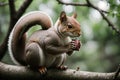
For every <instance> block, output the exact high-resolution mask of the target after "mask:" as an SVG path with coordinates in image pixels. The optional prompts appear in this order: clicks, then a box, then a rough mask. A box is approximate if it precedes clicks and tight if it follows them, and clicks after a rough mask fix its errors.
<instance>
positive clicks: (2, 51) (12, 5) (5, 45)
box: [0, 0, 16, 60]
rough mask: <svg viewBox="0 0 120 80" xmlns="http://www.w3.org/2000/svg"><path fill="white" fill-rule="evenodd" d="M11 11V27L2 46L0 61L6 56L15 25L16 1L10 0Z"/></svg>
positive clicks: (0, 46)
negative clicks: (10, 35)
mask: <svg viewBox="0 0 120 80" xmlns="http://www.w3.org/2000/svg"><path fill="white" fill-rule="evenodd" d="M9 10H10V25H9V29H8V32H7V35H6V37H5V39H4V41H3V43H2V44H1V45H0V60H1V59H2V57H3V56H4V55H5V52H6V51H7V42H8V37H9V34H10V32H11V30H12V28H13V26H14V24H15V21H16V20H15V13H16V11H15V4H14V0H9Z"/></svg>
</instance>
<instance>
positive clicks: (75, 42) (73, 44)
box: [71, 40, 81, 51]
mask: <svg viewBox="0 0 120 80" xmlns="http://www.w3.org/2000/svg"><path fill="white" fill-rule="evenodd" d="M71 47H72V49H73V50H77V51H79V49H80V47H81V43H80V41H79V40H72V41H71Z"/></svg>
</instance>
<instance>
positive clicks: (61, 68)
mask: <svg viewBox="0 0 120 80" xmlns="http://www.w3.org/2000/svg"><path fill="white" fill-rule="evenodd" d="M57 69H59V70H67V69H68V67H67V66H63V65H61V66H57Z"/></svg>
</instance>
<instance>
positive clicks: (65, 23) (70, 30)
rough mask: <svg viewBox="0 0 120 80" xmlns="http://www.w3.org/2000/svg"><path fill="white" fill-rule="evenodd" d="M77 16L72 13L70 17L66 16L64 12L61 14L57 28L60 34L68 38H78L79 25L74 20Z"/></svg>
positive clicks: (79, 32) (79, 33)
mask: <svg viewBox="0 0 120 80" xmlns="http://www.w3.org/2000/svg"><path fill="white" fill-rule="evenodd" d="M76 17H77V14H76V13H74V14H73V15H72V16H67V15H66V13H65V12H64V11H62V12H61V14H60V18H59V23H58V28H59V31H60V33H62V34H64V35H66V36H70V37H78V36H80V35H81V29H80V24H79V22H78V21H77V20H76Z"/></svg>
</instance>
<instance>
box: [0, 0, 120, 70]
mask: <svg viewBox="0 0 120 80" xmlns="http://www.w3.org/2000/svg"><path fill="white" fill-rule="evenodd" d="M23 1H24V0H22V1H21V0H15V4H16V9H18V8H19V7H20V5H21V4H22V2H23ZM66 1H70V2H72V1H73V0H66ZM76 1H78V0H74V2H76ZM91 1H92V3H93V4H95V5H96V6H97V5H101V4H99V3H100V1H102V2H103V3H104V2H105V3H107V4H106V6H107V7H108V9H107V11H108V13H107V14H106V15H107V17H108V18H109V19H110V21H112V22H113V23H114V25H116V26H118V27H117V28H118V29H120V22H119V21H120V1H119V0H91ZM0 2H8V0H1V1H0ZM79 2H80V3H84V2H85V0H79ZM104 6H105V5H101V6H100V7H103V8H104ZM35 10H42V11H45V12H47V13H48V14H49V15H50V16H51V17H52V20H53V23H55V21H56V20H57V18H58V17H59V14H60V12H61V11H63V10H65V11H66V13H67V14H68V15H72V13H73V12H77V14H78V17H77V20H78V21H79V22H80V24H81V29H82V33H83V34H82V36H81V37H80V40H81V42H82V47H81V49H80V51H79V52H77V51H76V52H75V53H74V54H73V55H72V56H68V59H67V62H66V63H65V64H66V65H68V66H69V67H70V68H74V69H76V68H77V67H80V69H81V70H89V71H99V72H110V71H115V70H116V68H117V66H118V64H120V36H119V35H118V34H116V33H115V32H114V31H113V30H112V29H111V28H110V27H108V24H107V23H106V22H105V20H103V19H102V17H101V15H100V14H99V13H98V12H97V11H96V10H94V9H91V8H89V7H80V6H75V7H74V6H65V5H61V4H58V2H57V1H56V0H33V2H32V4H31V5H30V6H29V8H28V9H27V10H26V13H27V12H30V11H35ZM9 16H10V15H9V6H8V5H6V6H0V43H2V41H3V40H4V38H5V35H6V33H7V29H8V26H9ZM38 27H39V26H38V25H37V29H38ZM35 30H36V28H33V29H31V30H30V31H29V34H31V33H32V32H33V31H35ZM3 62H6V63H11V61H10V58H9V56H8V55H6V56H5V57H4V59H3Z"/></svg>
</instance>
